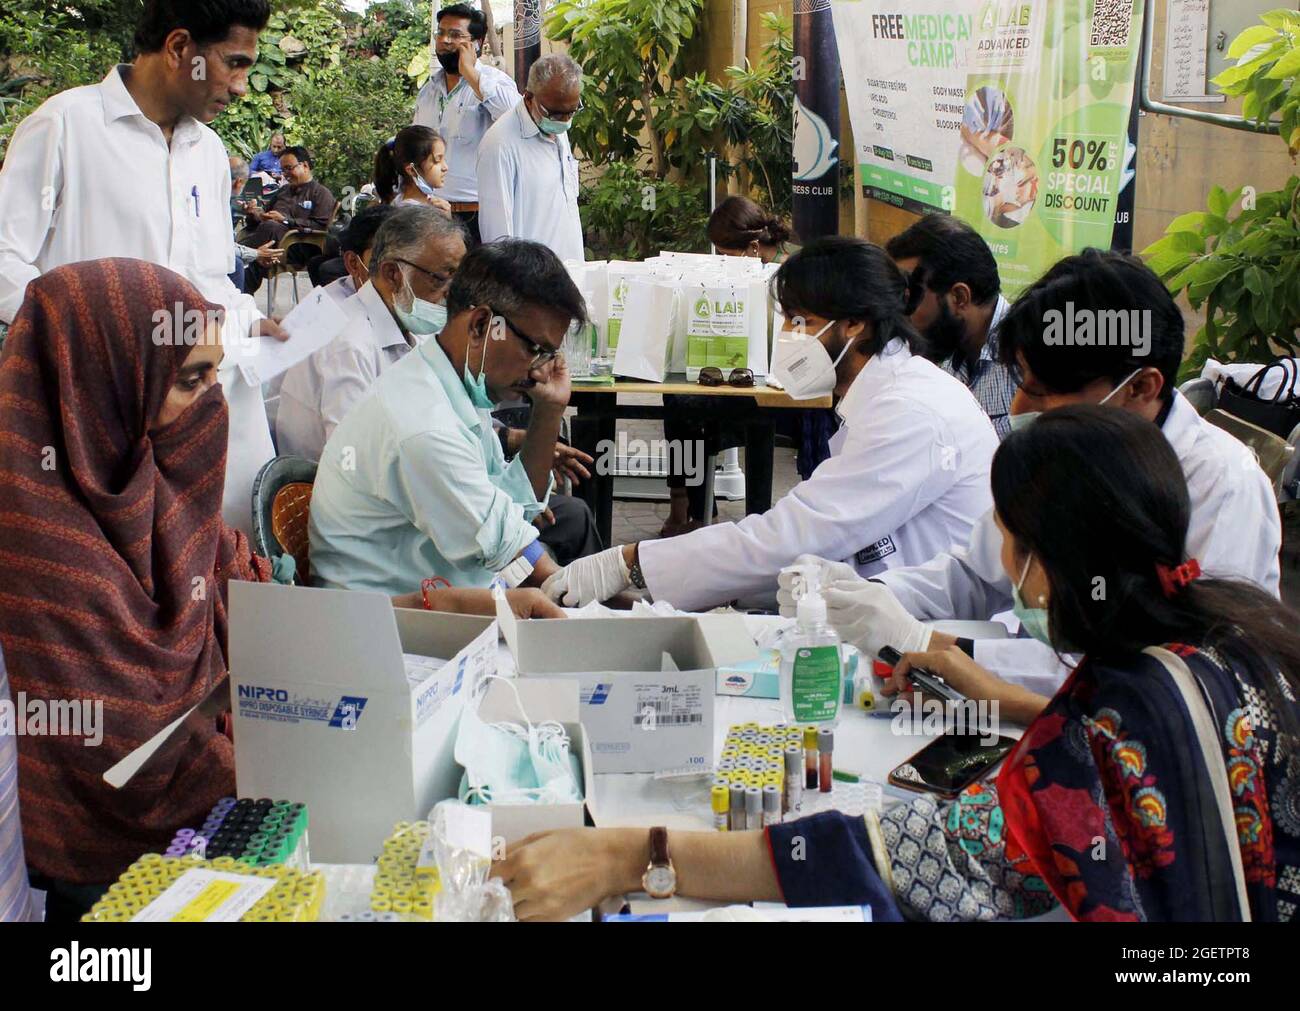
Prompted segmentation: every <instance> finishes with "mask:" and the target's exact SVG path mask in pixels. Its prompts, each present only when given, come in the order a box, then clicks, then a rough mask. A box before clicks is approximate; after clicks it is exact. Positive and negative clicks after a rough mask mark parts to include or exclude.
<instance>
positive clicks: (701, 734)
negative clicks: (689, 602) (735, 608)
mask: <svg viewBox="0 0 1300 1011" xmlns="http://www.w3.org/2000/svg"><path fill="white" fill-rule="evenodd" d="M497 621H498V622H499V623H500V625H501V631H502V633H503V635H504V636H505V640H506V644H507V645H508V646H509V647H510V651H511V653H512V654H513V656H514V659H515V667H516V669H517V670H518V672H519V675H520V677H521V679H526V678H528V677H532V676H535V675H545V676H552V677H553V676H556V675H567V676H572V677H576V678H577V679H578V682H579V685H580V691H581V694H580V700H581V703H582V706H581V711H582V724H583V726H584V727H585V728H586V731H587V737H588V738H589V739H590V742H591V754H592V759H593V762H594V771H595V772H598V773H604V772H664V771H667V770H678V769H688V768H699V769H707V768H709V767H710V766H711V765H712V764H713V709H714V680H715V677H716V668H717V666H718V664H722V663H732V662H736V661H737V660H740V659H748V658H749V657H752V656H753V655H754V652H755V650H754V641H753V639H751V638H750V636H749V633H748V631H747V630H746V628H745V621H744V618H743V616H741V615H738V614H734V615H733V614H727V615H700V616H697V617H678V618H570V619H569V620H567V621H518V620H516V619H515V617H514V615H513V614H512V613H510V610H509V608H508V607H507V606H505V605H504V603H503V602H499V603H498V606H497ZM651 714H653V719H648V718H647V717H648V716H650V715H651Z"/></svg>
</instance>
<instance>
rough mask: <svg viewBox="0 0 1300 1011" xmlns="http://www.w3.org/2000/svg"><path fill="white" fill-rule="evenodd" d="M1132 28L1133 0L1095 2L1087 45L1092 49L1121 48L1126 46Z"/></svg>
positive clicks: (1098, 0) (1101, 0) (1102, 0)
mask: <svg viewBox="0 0 1300 1011" xmlns="http://www.w3.org/2000/svg"><path fill="white" fill-rule="evenodd" d="M1132 27H1133V0H1096V2H1095V3H1094V5H1093V8H1092V35H1091V37H1090V39H1089V40H1088V44H1089V46H1091V47H1092V48H1094V49H1113V48H1123V47H1124V46H1127V45H1128V42H1129V32H1130V30H1131V29H1132Z"/></svg>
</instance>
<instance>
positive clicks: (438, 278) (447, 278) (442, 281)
mask: <svg viewBox="0 0 1300 1011" xmlns="http://www.w3.org/2000/svg"><path fill="white" fill-rule="evenodd" d="M397 262H398V263H404V264H406V265H407V266H408V267H414V268H415V269H416V270H418V271H419V272H420V273H421V274H423V275H424V276H425V277H427V278H428V279H429V280H430V281H432V282H433V283H434V285H436V286H437V287H439V288H445V287H446V286H447V285H449V284H450V283H451V275H450V274H435V273H434V272H433V271H432V270H429V269H428V268H426V267H421V266H420V265H419V264H418V263H412V262H411V261H410V260H398V261H397Z"/></svg>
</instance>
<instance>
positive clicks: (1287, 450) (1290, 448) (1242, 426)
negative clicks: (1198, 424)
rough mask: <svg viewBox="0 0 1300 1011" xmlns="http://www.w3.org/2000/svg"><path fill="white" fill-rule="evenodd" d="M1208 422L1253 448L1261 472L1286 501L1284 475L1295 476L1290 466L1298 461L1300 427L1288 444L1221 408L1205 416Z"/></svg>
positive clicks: (1293, 433)
mask: <svg viewBox="0 0 1300 1011" xmlns="http://www.w3.org/2000/svg"><path fill="white" fill-rule="evenodd" d="M1205 420H1206V421H1208V422H1209V423H1210V424H1211V425H1213V426H1214V427H1215V428H1221V429H1223V430H1224V431H1225V432H1227V433H1228V434H1229V435H1231V436H1232V437H1233V438H1234V439H1236V440H1237V441H1238V442H1241V443H1243V444H1244V445H1246V446H1247V447H1249V448H1250V450H1251V451H1252V452H1253V453H1254V454H1255V459H1256V460H1258V461H1259V466H1260V468H1261V469H1262V470H1263V471H1264V473H1265V474H1267V475H1268V479H1269V480H1270V481H1272V482H1273V484H1274V486H1275V487H1277V489H1278V492H1279V498H1281V497H1283V496H1282V493H1283V492H1284V490H1285V489H1284V488H1283V487H1282V485H1283V475H1284V474H1286V473H1288V472H1291V473H1292V474H1294V467H1290V466H1288V465H1289V464H1291V463H1292V461H1293V459H1294V457H1295V453H1296V440H1297V439H1300V426H1297V429H1296V431H1293V432H1292V433H1291V440H1290V441H1286V440H1283V439H1280V438H1278V437H1277V436H1276V435H1274V434H1273V433H1272V432H1270V431H1268V430H1267V429H1264V428H1260V427H1259V426H1258V425H1252V424H1251V423H1250V422H1249V421H1242V420H1241V418H1238V417H1237V416H1236V415H1232V414H1229V413H1228V412H1227V411H1223V410H1220V409H1219V408H1217V407H1216V408H1215V409H1214V410H1212V411H1210V412H1209V413H1208V414H1207V415H1206V416H1205Z"/></svg>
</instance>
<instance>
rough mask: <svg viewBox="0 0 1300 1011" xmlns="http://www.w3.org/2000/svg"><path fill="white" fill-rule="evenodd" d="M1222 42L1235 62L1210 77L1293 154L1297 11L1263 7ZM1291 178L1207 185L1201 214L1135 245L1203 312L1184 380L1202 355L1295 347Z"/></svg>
mask: <svg viewBox="0 0 1300 1011" xmlns="http://www.w3.org/2000/svg"><path fill="white" fill-rule="evenodd" d="M1261 21H1262V24H1259V25H1256V26H1254V27H1251V28H1247V29H1246V30H1245V31H1244V32H1242V33H1241V34H1240V35H1239V36H1238V37H1237V38H1236V39H1235V40H1234V41H1233V43H1232V46H1231V48H1230V49H1229V55H1230V56H1231V57H1232V58H1234V59H1236V60H1237V61H1238V63H1237V65H1236V66H1234V67H1230V68H1229V69H1228V70H1225V71H1224V72H1223V73H1221V74H1220V75H1219V76H1218V77H1216V78H1214V81H1213V83H1214V84H1215V85H1216V86H1217V87H1218V88H1219V90H1220V91H1222V92H1224V94H1227V95H1230V96H1234V97H1242V98H1244V102H1243V111H1244V113H1245V115H1246V116H1247V117H1248V118H1251V119H1254V120H1255V121H1257V122H1259V123H1261V124H1263V123H1267V122H1269V121H1271V120H1273V119H1277V120H1278V121H1279V125H1280V130H1281V136H1282V138H1283V139H1284V141H1285V142H1286V143H1287V145H1288V147H1289V148H1290V149H1291V153H1292V155H1293V156H1294V155H1295V154H1296V152H1297V151H1298V150H1300V12H1296V11H1293V10H1276V11H1271V12H1269V13H1267V14H1264V15H1262V17H1261ZM1298 201H1300V180H1298V179H1297V178H1296V177H1295V176H1292V177H1291V179H1290V181H1289V182H1288V183H1287V185H1286V186H1285V187H1284V188H1283V189H1281V190H1278V191H1276V192H1267V193H1256V192H1255V191H1254V190H1252V189H1249V188H1243V189H1239V190H1237V191H1236V192H1233V193H1229V192H1227V191H1225V190H1224V189H1223V187H1221V186H1215V187H1214V188H1213V189H1212V190H1211V191H1210V195H1209V199H1208V201H1207V205H1206V210H1204V211H1194V212H1192V213H1190V214H1183V215H1181V216H1179V217H1178V218H1176V219H1174V221H1172V222H1171V223H1170V225H1169V227H1168V228H1167V229H1166V231H1165V235H1164V237H1163V238H1162V239H1160V240H1159V241H1158V242H1156V243H1154V244H1153V245H1151V246H1149V247H1148V248H1147V249H1145V250H1143V256H1145V257H1146V258H1147V264H1148V265H1149V266H1150V267H1151V269H1152V270H1154V271H1155V272H1156V273H1157V274H1159V275H1160V277H1161V278H1162V279H1163V280H1164V281H1165V283H1166V284H1167V285H1168V287H1169V290H1170V291H1171V292H1173V293H1174V294H1175V295H1178V294H1182V293H1185V294H1186V295H1187V300H1188V302H1189V303H1190V304H1191V306H1192V308H1194V309H1198V310H1199V309H1201V308H1202V307H1204V309H1205V317H1206V320H1205V325H1204V326H1203V327H1202V328H1201V329H1200V331H1198V333H1197V335H1196V341H1195V344H1194V346H1193V349H1192V353H1191V355H1190V357H1189V358H1188V360H1187V362H1186V363H1185V365H1184V376H1185V377H1190V376H1192V375H1196V374H1199V373H1200V371H1201V368H1202V366H1204V364H1205V362H1206V360H1207V359H1209V358H1215V359H1217V360H1219V361H1222V362H1232V361H1243V362H1259V361H1268V360H1269V359H1270V358H1272V357H1273V356H1274V355H1275V354H1277V353H1279V352H1285V353H1288V354H1295V353H1296V352H1297V351H1298V350H1300V340H1298V339H1297V337H1296V330H1297V327H1300V208H1298V207H1297V202H1298Z"/></svg>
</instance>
